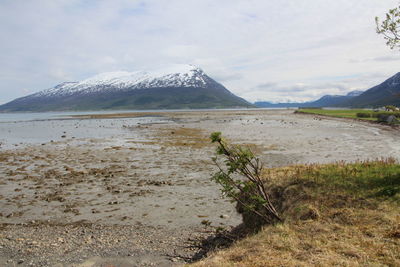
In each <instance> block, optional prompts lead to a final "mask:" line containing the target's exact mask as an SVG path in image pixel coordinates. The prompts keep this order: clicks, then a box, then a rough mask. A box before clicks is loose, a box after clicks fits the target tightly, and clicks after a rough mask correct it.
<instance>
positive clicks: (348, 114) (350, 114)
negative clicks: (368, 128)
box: [296, 109, 376, 121]
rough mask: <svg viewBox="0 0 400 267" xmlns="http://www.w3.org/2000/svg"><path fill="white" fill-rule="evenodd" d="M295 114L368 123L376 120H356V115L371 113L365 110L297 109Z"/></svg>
mask: <svg viewBox="0 0 400 267" xmlns="http://www.w3.org/2000/svg"><path fill="white" fill-rule="evenodd" d="M296 112H298V113H308V114H315V115H324V116H331V117H337V118H351V119H362V120H369V121H375V120H376V118H358V117H357V113H367V112H371V113H372V112H373V111H370V110H365V109H299V110H298V111H296Z"/></svg>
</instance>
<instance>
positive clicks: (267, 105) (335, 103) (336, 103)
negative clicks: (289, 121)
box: [254, 90, 363, 108]
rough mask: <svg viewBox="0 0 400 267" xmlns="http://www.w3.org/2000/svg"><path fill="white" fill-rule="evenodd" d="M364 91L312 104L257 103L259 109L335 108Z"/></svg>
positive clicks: (336, 96)
mask: <svg viewBox="0 0 400 267" xmlns="http://www.w3.org/2000/svg"><path fill="white" fill-rule="evenodd" d="M362 93H363V91H358V90H356V91H351V92H349V93H348V94H347V95H325V96H323V97H321V98H319V99H318V100H315V101H310V102H299V103H271V102H265V101H260V102H255V103H254V104H255V105H256V106H257V107H262V108H286V107H287V108H290V107H335V106H339V105H340V104H342V103H344V102H346V101H348V100H350V99H352V98H354V97H356V96H359V95H361V94H362Z"/></svg>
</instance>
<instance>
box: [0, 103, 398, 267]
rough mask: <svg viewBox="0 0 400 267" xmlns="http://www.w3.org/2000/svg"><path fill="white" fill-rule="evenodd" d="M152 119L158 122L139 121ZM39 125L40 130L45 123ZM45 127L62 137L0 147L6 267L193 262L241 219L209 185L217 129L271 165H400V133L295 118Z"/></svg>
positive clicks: (219, 114) (244, 115)
mask: <svg viewBox="0 0 400 267" xmlns="http://www.w3.org/2000/svg"><path fill="white" fill-rule="evenodd" d="M143 117H146V118H149V117H151V118H155V119H154V121H151V120H148V119H147V120H144V121H140V122H138V121H137V120H135V121H131V120H130V119H129V118H143ZM24 123H31V124H32V122H24ZM38 123H39V122H36V124H37V125H36V126H35V125H31V126H30V127H32V132H33V131H34V130H33V129H36V128H38V129H39V128H41V127H43V126H42V125H39V124H40V123H39V124H38ZM45 123H47V124H49V123H51V124H52V125H53V127H54V128H55V129H57V131H55V132H54V131H53V133H55V134H54V136H53V135H49V136H46V138H47V139H46V140H44V139H43V140H42V139H40V140H39V141H37V142H32V143H23V144H18V143H16V144H14V143H13V144H11V143H8V144H7V143H4V144H2V146H0V207H1V209H0V222H1V224H0V265H1V266H171V265H179V264H182V263H184V262H185V261H190V259H191V258H192V257H193V256H194V255H195V254H196V253H197V252H198V251H199V248H198V246H197V244H198V242H199V240H201V239H202V238H205V237H207V236H209V235H211V234H212V233H213V231H214V230H213V229H215V228H216V227H222V228H225V229H230V228H232V227H234V226H237V225H238V224H240V222H241V218H240V216H239V215H238V214H237V213H236V212H235V208H234V205H233V204H232V203H230V202H229V201H227V200H226V199H223V198H222V197H221V194H220V191H219V188H218V186H217V185H216V184H215V183H214V182H213V181H211V180H210V177H211V175H212V174H213V172H214V171H215V167H214V166H213V164H212V161H211V157H212V156H213V155H214V147H213V146H212V144H210V141H209V138H208V137H209V136H210V134H211V133H212V132H214V131H220V132H222V134H223V136H224V137H226V138H227V139H228V140H230V141H231V142H232V143H236V144H241V145H248V146H249V147H250V148H252V149H253V150H254V151H255V152H256V154H257V155H259V157H260V158H261V159H262V162H264V164H265V166H266V167H278V166H286V165H293V164H306V163H329V162H335V161H356V160H368V159H376V158H382V157H385V158H387V157H393V158H395V159H397V160H399V159H400V142H399V138H400V131H399V129H394V128H391V127H389V126H384V125H378V124H371V123H368V122H360V121H356V120H347V119H337V118H326V117H319V116H313V115H304V114H294V112H293V110H236V111H235V110H233V111H227V110H220V111H182V112H152V113H129V114H125V113H124V114H117V115H115V114H114V115H112V114H106V115H100V114H97V115H93V116H89V115H84V116H77V117H75V118H74V119H73V120H52V121H51V122H45ZM88 123H90V125H92V126H91V127H93V129H92V130H91V131H90V132H88V133H87V132H85V129H86V127H88V126H87V125H88ZM35 127H36V128H35ZM22 128H23V127H22ZM63 129H64V130H63ZM10 135H11V134H10ZM207 225H210V226H207Z"/></svg>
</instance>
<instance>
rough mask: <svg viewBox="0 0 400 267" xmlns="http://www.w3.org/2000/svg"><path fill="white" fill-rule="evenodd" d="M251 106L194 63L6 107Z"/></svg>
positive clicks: (62, 89)
mask: <svg viewBox="0 0 400 267" xmlns="http://www.w3.org/2000/svg"><path fill="white" fill-rule="evenodd" d="M239 106H250V104H249V103H248V102H246V101H245V100H243V99H241V98H239V97H237V96H235V95H233V94H232V93H231V92H229V91H228V90H227V89H226V88H225V87H223V86H222V85H221V84H219V83H217V82H216V81H214V80H213V79H212V78H210V77H209V76H207V75H206V74H205V73H204V71H203V70H201V69H200V68H198V67H195V66H192V65H172V66H169V67H167V68H163V69H156V70H152V71H136V72H127V71H117V72H107V73H101V74H97V75H95V76H93V77H90V78H88V79H85V80H82V81H78V82H63V83H61V84H59V85H57V86H55V87H52V88H49V89H46V90H43V91H40V92H37V93H35V94H32V95H28V96H26V97H22V98H18V99H16V100H13V101H11V102H9V103H7V104H5V105H2V106H0V111H1V110H2V111H49V110H95V109H156V108H218V107H239Z"/></svg>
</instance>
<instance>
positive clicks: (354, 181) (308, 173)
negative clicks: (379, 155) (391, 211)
mask: <svg viewBox="0 0 400 267" xmlns="http://www.w3.org/2000/svg"><path fill="white" fill-rule="evenodd" d="M299 172H300V174H301V175H300V177H303V178H305V179H306V180H312V181H314V182H316V183H317V184H318V185H320V186H321V188H322V189H323V191H325V190H326V191H331V190H334V191H338V190H339V191H343V192H346V193H348V194H350V195H353V196H357V197H363V198H380V199H381V198H382V199H385V200H395V201H397V202H399V203H400V164H397V163H396V162H395V161H394V160H392V159H387V160H379V161H366V162H357V163H351V164H344V163H337V164H328V165H320V166H317V165H310V166H307V167H305V169H304V170H303V171H299Z"/></svg>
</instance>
